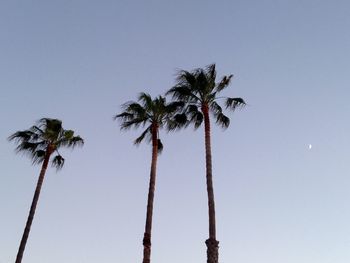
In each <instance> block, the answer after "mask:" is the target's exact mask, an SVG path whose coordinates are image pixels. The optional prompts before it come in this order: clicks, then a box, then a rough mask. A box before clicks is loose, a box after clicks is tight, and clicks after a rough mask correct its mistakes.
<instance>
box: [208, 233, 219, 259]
mask: <svg viewBox="0 0 350 263" xmlns="http://www.w3.org/2000/svg"><path fill="white" fill-rule="evenodd" d="M205 244H206V245H207V263H218V262H219V241H217V240H215V239H211V238H209V239H207V240H206V241H205Z"/></svg>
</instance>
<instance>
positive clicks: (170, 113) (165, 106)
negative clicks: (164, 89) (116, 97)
mask: <svg viewBox="0 0 350 263" xmlns="http://www.w3.org/2000/svg"><path fill="white" fill-rule="evenodd" d="M182 106H183V103H178V102H173V103H166V99H165V98H164V97H162V96H158V97H156V98H154V99H152V98H151V96H150V95H149V94H146V93H141V94H140V95H139V97H138V102H134V101H131V102H127V103H125V104H124V105H123V109H124V112H122V113H121V114H118V115H116V116H115V119H119V120H120V121H121V129H122V130H127V129H130V128H132V127H133V128H139V127H140V126H142V127H146V128H145V129H144V131H143V132H142V133H141V135H140V136H139V137H138V138H137V139H136V140H135V141H134V143H135V144H139V143H141V142H142V141H143V140H144V139H145V138H146V139H147V140H148V141H149V142H151V143H152V162H151V171H150V181H149V189H148V198H147V213H146V225H145V233H144V236H143V261H142V262H143V263H149V262H151V232H152V215H153V200H154V190H155V183H156V168H157V156H158V154H159V153H160V151H161V150H162V149H163V144H162V142H161V140H160V138H159V130H160V129H161V128H163V127H166V128H167V129H170V130H173V129H176V128H178V127H180V126H181V125H182V124H184V123H185V122H184V121H185V119H184V118H183V117H184V116H183V115H181V114H177V111H178V110H179V109H181V107H182Z"/></svg>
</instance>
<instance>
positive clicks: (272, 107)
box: [0, 0, 350, 263]
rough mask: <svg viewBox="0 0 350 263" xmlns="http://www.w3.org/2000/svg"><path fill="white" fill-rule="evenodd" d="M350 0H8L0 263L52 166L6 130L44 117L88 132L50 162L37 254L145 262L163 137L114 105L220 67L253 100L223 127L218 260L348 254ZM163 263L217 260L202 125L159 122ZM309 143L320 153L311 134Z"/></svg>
mask: <svg viewBox="0 0 350 263" xmlns="http://www.w3.org/2000/svg"><path fill="white" fill-rule="evenodd" d="M349 11H350V4H349V2H348V1H345V0H344V1H341V0H337V1H325V0H324V1H315V0H299V1H296V0H294V1H293V0H290V1H286V0H280V1H277V0H274V1H272V0H266V1H257V0H255V1H253V0H252V1H182V0H181V1H171V2H170V1H85V0H84V1H82V0H81V1H78V0H76V1H73V0H71V1H68V0H61V1H10V0H3V1H1V2H0V87H1V96H0V121H1V123H2V125H1V129H0V144H1V147H0V160H1V170H0V171H1V176H0V209H1V224H0V233H1V234H0V263H10V262H14V258H15V256H16V253H17V249H18V245H19V241H20V238H21V235H22V232H23V228H24V224H25V220H26V218H27V214H28V210H29V206H30V202H31V199H32V196H33V193H34V189H35V184H36V179H37V175H38V173H39V169H40V167H39V166H31V162H30V160H29V159H27V158H25V157H22V156H20V155H15V153H14V150H13V149H14V147H15V146H14V144H12V143H8V142H7V141H6V138H7V137H8V136H9V135H10V134H11V133H13V132H15V131H17V130H22V129H26V128H29V127H30V126H31V125H32V124H33V123H34V122H35V121H36V120H38V119H40V118H41V117H52V118H59V119H62V120H63V124H64V127H65V128H67V129H74V130H75V131H76V132H77V133H78V134H80V135H81V136H82V137H84V139H85V140H86V144H85V146H84V147H83V148H82V149H76V150H74V151H73V152H71V151H64V156H65V157H66V164H65V167H64V169H63V170H62V171H60V172H58V173H56V172H55V171H54V170H52V169H50V170H49V171H48V172H47V177H46V180H45V182H44V186H43V190H42V194H41V197H40V201H39V205H38V208H37V213H36V216H35V218H34V223H33V226H32V230H31V234H30V237H29V240H28V243H27V248H26V251H25V255H24V259H23V261H24V262H25V263H48V262H49V263H62V262H64V263H96V262H104V263H108V262H140V261H141V257H142V242H141V241H142V235H143V230H144V222H145V210H146V195H147V190H148V189H147V187H148V179H149V178H148V177H149V166H150V146H149V145H147V144H144V145H141V146H140V147H135V146H133V145H132V140H133V139H134V138H135V137H136V136H137V135H138V133H137V132H134V131H131V132H128V133H122V132H120V131H119V128H118V123H116V122H113V121H112V116H113V115H114V114H116V113H118V112H120V105H121V104H122V103H124V102H126V101H128V100H132V99H135V98H136V96H137V94H138V93H139V92H141V91H145V92H149V93H150V94H151V95H153V96H155V95H158V94H162V93H163V92H165V91H166V90H167V89H169V88H170V87H171V86H172V85H173V84H174V75H175V73H176V70H178V69H186V70H191V69H193V68H196V67H204V66H206V65H208V64H210V63H213V62H215V63H217V70H218V75H219V76H222V75H225V74H231V73H232V74H234V79H233V81H232V85H231V86H230V88H229V89H228V90H227V92H226V95H228V96H234V97H243V98H244V99H245V100H246V101H247V102H248V104H249V105H248V106H247V107H246V108H245V109H244V110H242V111H237V112H235V113H234V114H232V115H231V117H232V118H231V127H230V128H229V129H228V130H227V131H225V132H223V131H222V130H220V129H219V128H213V132H212V136H213V138H212V143H213V145H212V148H213V165H214V187H215V188H214V190H215V195H216V205H217V228H218V229H217V232H218V233H217V236H218V240H219V241H220V263H231V262H239V263H281V262H283V263H296V262H298V263H310V262H315V263H348V262H350V223H349V222H350V212H349V211H350V210H349V207H350V191H349V188H350V176H349V175H350V164H349V149H350V140H349V138H348V137H349V134H350V124H349V113H350V104H349V98H350V91H349V86H350V85H349V84H350V77H349V68H350V52H349V51H350V34H349V28H350V17H349ZM162 139H163V142H164V145H165V149H164V153H163V154H162V155H161V157H160V158H159V165H158V179H157V189H156V196H155V207H154V227H153V251H152V259H153V260H152V262H153V263H162V262H167V263H175V262H205V260H206V259H205V257H206V255H205V249H206V247H205V244H204V241H205V239H206V238H207V236H208V230H207V228H208V226H207V225H208V220H207V200H206V188H205V178H204V145H203V131H202V130H201V129H200V130H198V131H196V132H193V131H192V130H191V129H189V130H187V131H182V132H179V133H176V134H166V133H162ZM309 144H312V145H313V147H312V149H311V150H309V149H308V145H309Z"/></svg>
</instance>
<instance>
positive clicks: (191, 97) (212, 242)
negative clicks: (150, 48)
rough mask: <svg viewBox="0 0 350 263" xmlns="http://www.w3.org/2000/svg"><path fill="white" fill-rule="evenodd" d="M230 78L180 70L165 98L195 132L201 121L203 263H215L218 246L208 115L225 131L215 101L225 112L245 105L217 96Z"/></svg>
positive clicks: (212, 70)
mask: <svg viewBox="0 0 350 263" xmlns="http://www.w3.org/2000/svg"><path fill="white" fill-rule="evenodd" d="M231 78H232V75H229V76H224V77H223V78H222V79H221V80H220V81H219V82H216V69H215V64H212V65H209V66H208V67H207V68H205V69H196V70H194V71H192V72H189V71H185V70H182V71H180V72H179V73H178V76H177V81H176V85H175V86H174V87H173V88H171V89H170V90H169V91H168V92H167V95H171V96H172V98H173V99H174V100H177V101H181V102H184V103H186V107H185V111H186V114H187V116H188V121H189V123H193V124H194V127H195V129H197V128H198V127H200V126H201V124H202V123H203V121H204V132H205V160H206V182H207V192H208V206H209V239H207V240H206V242H205V243H206V245H207V263H217V262H218V257H219V253H218V250H219V242H218V241H217V240H216V224H215V202H214V190H213V180H212V176H213V175H212V155H211V142H210V140H211V136H210V132H211V131H210V117H209V113H211V114H212V115H213V116H214V118H215V120H216V123H217V124H218V125H220V126H221V127H223V128H227V127H228V126H229V124H230V119H229V118H228V117H227V116H226V115H225V114H224V113H223V109H222V107H221V106H220V105H219V103H218V102H217V101H218V100H219V99H224V100H225V107H226V109H230V110H235V109H236V108H237V107H240V106H244V105H245V102H244V100H243V99H242V98H228V97H219V96H218V95H219V93H220V92H221V91H222V90H224V89H225V88H227V87H228V86H229V84H230V80H231Z"/></svg>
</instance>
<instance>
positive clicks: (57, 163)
mask: <svg viewBox="0 0 350 263" xmlns="http://www.w3.org/2000/svg"><path fill="white" fill-rule="evenodd" d="M51 164H52V166H53V167H55V168H56V169H57V170H60V169H62V167H63V165H64V158H63V157H62V156H61V155H59V154H58V155H56V156H55V157H54V158H53V159H52V162H51Z"/></svg>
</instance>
